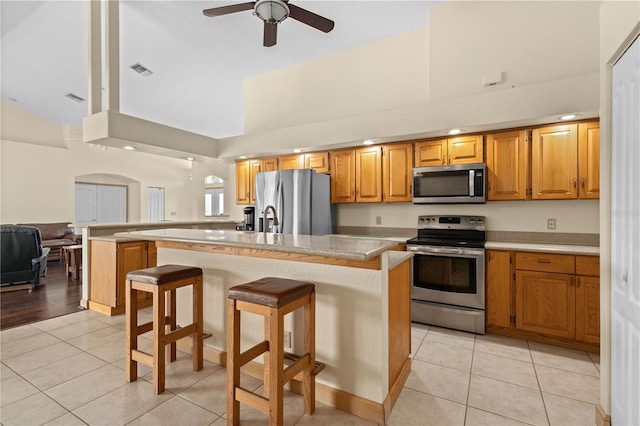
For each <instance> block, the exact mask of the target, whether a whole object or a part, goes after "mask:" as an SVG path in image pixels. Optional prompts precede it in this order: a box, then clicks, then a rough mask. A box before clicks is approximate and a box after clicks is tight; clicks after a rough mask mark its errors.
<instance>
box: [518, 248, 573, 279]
mask: <svg viewBox="0 0 640 426" xmlns="http://www.w3.org/2000/svg"><path fill="white" fill-rule="evenodd" d="M516 269H524V270H528V271H542V272H559V273H562V274H573V273H575V256H572V255H569V254H549V253H531V252H517V253H516Z"/></svg>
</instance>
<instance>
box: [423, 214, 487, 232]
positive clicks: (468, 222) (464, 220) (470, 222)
mask: <svg viewBox="0 0 640 426" xmlns="http://www.w3.org/2000/svg"><path fill="white" fill-rule="evenodd" d="M418 229H478V230H484V229H485V217H484V216H435V215H434V216H418Z"/></svg>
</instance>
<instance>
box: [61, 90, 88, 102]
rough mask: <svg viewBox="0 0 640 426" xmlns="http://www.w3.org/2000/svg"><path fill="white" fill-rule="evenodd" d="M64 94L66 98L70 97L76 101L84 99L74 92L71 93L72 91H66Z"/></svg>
mask: <svg viewBox="0 0 640 426" xmlns="http://www.w3.org/2000/svg"><path fill="white" fill-rule="evenodd" d="M64 96H66V97H67V98H69V99H71V100H72V101H76V102H84V99H83V98H81V97H80V96H78V95H75V94H73V93H71V92H69V93H67V94H66V95H64Z"/></svg>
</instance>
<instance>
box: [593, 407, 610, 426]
mask: <svg viewBox="0 0 640 426" xmlns="http://www.w3.org/2000/svg"><path fill="white" fill-rule="evenodd" d="M596 426H611V416H610V415H608V414H606V413H605V412H604V410H603V409H602V407H601V406H600V404H598V405H596Z"/></svg>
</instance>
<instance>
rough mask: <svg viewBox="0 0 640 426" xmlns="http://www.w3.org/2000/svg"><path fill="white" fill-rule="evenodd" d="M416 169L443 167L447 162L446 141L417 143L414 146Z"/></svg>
mask: <svg viewBox="0 0 640 426" xmlns="http://www.w3.org/2000/svg"><path fill="white" fill-rule="evenodd" d="M414 147H415V149H414V158H415V163H414V165H415V166H416V167H428V166H443V165H444V164H445V163H446V161H447V140H446V139H441V140H435V141H424V142H417V143H416V144H415V145H414Z"/></svg>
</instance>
